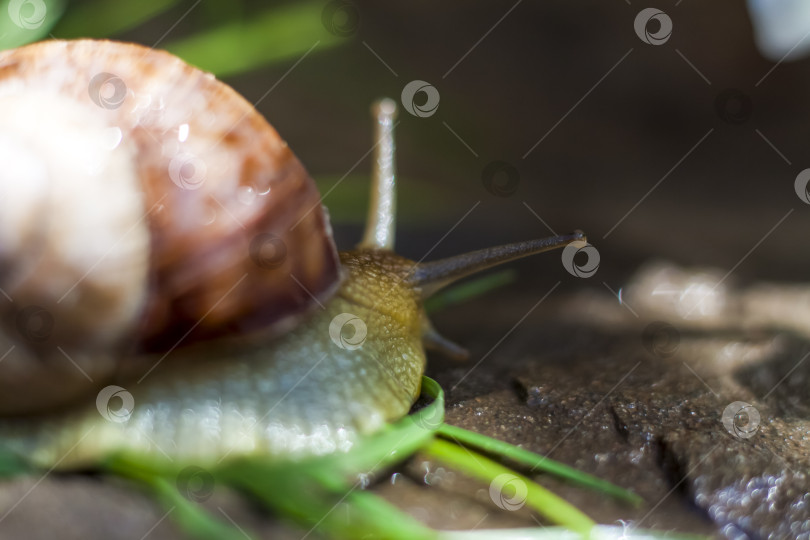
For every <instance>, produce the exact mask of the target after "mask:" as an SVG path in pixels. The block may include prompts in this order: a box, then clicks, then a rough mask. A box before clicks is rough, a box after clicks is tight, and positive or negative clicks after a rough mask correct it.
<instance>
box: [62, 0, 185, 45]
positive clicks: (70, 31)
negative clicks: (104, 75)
mask: <svg viewBox="0 0 810 540" xmlns="http://www.w3.org/2000/svg"><path fill="white" fill-rule="evenodd" d="M178 3H179V0H138V1H137V2H110V1H109V0H94V1H92V2H84V3H81V4H76V5H73V6H71V7H70V9H69V10H67V12H65V16H64V17H63V18H62V20H60V21H59V23H58V24H57V25H56V26H54V28H53V34H54V35H55V36H56V37H58V38H60V39H73V38H79V37H93V38H100V37H108V36H113V35H115V34H117V33H119V32H123V31H125V30H129V29H130V28H134V27H136V26H138V25H139V24H141V23H143V22H146V21H148V20H149V19H151V18H152V17H155V16H157V15H159V14H161V13H163V12H164V11H166V10H168V9H169V8H171V7H172V6H174V5H176V4H178Z"/></svg>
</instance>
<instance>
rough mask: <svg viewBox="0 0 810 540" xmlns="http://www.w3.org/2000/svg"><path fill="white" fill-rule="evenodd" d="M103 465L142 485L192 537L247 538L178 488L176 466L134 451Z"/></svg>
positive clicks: (216, 539)
mask: <svg viewBox="0 0 810 540" xmlns="http://www.w3.org/2000/svg"><path fill="white" fill-rule="evenodd" d="M102 468H103V469H104V470H106V471H108V472H111V473H115V474H117V475H119V476H121V477H123V478H127V479H129V480H131V481H133V482H136V483H137V484H139V485H141V486H142V487H143V488H145V489H146V490H147V491H149V492H150V493H151V494H152V496H153V497H154V498H155V499H156V500H157V501H158V502H159V503H160V504H161V505H162V506H163V507H164V508H166V510H167V511H168V512H169V514H170V515H171V517H172V519H173V521H174V522H175V523H176V524H177V525H178V526H179V527H180V528H181V529H183V530H184V531H185V532H186V533H187V534H188V535H189V536H191V537H192V538H197V539H200V540H244V538H245V536H244V534H243V533H242V531H240V530H239V529H238V528H236V527H233V526H231V525H228V524H225V523H223V522H221V521H219V520H216V519H214V518H213V517H211V515H210V514H209V513H208V512H207V511H206V510H205V508H203V507H202V506H200V505H198V504H197V503H195V502H192V501H190V500H188V499H187V498H185V497H184V496H183V495H182V494H181V493H180V492H179V491H178V489H177V487H176V483H175V481H174V480H175V479H176V478H177V475H176V471H175V469H176V467H175V466H172V465H169V464H168V463H164V462H162V461H152V460H146V459H143V458H140V457H138V456H134V455H124V454H117V455H114V456H110V457H109V458H108V459H107V460H105V461H104V462H103V464H102Z"/></svg>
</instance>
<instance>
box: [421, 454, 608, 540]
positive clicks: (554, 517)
mask: <svg viewBox="0 0 810 540" xmlns="http://www.w3.org/2000/svg"><path fill="white" fill-rule="evenodd" d="M423 452H424V453H425V454H427V455H428V456H431V457H433V458H435V459H438V460H440V461H443V462H444V463H446V464H448V465H450V466H451V467H453V468H455V469H458V470H460V471H462V472H463V473H466V474H468V475H469V476H472V477H473V478H477V479H478V480H481V481H483V482H486V483H488V484H490V492H491V491H492V488H493V486H494V485H495V482H496V481H497V480H498V479H499V478H506V477H508V478H509V479H510V484H511V483H513V482H516V483H517V484H516V486H520V487H525V499H522V500H516V499H512V500H510V501H508V502H509V504H516V505H517V504H520V505H521V506H522V504H523V502H524V501H525V503H526V504H528V505H529V506H530V507H531V508H533V509H534V510H535V511H536V512H537V513H539V514H540V515H542V516H544V517H546V518H547V519H548V520H550V521H551V522H552V523H556V524H558V525H562V526H564V527H567V528H568V529H570V530H572V531H574V532H577V533H579V534H581V535H583V536H584V537H586V538H587V537H588V536H589V535H590V533H591V530H592V529H593V527H595V526H596V523H595V522H594V521H593V520H591V518H589V517H588V516H586V515H585V514H583V513H582V512H581V511H579V510H578V509H577V508H576V507H574V506H573V505H571V504H569V503H568V502H567V501H565V500H563V499H562V498H560V497H558V496H557V495H555V494H553V493H552V492H550V491H548V490H547V489H545V488H544V487H542V486H540V485H538V484H536V483H534V482H532V481H531V480H529V479H528V478H526V477H525V476H521V475H519V474H517V473H515V472H514V471H512V470H511V469H509V468H507V467H504V466H503V465H501V464H499V463H496V462H494V461H492V460H491V459H489V458H487V457H484V456H483V455H481V454H478V453H476V452H473V451H472V450H470V449H468V448H463V447H460V446H458V445H455V444H452V443H450V442H447V441H445V440H442V439H435V440H434V441H433V442H431V443H430V444H428V445H427V446H426V447H425V448H424V449H423ZM502 475H506V477H504V476H502Z"/></svg>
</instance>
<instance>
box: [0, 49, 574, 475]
mask: <svg viewBox="0 0 810 540" xmlns="http://www.w3.org/2000/svg"><path fill="white" fill-rule="evenodd" d="M395 109H396V107H395V105H394V103H393V102H392V101H390V100H383V101H380V102H379V103H377V104H376V105H375V106H374V115H375V118H376V148H375V152H376V155H375V158H376V159H375V169H374V171H373V179H372V196H371V205H370V208H369V214H368V221H367V228H366V231H365V234H364V236H363V239H362V241H361V242H360V244H359V245H358V246H357V247H356V248H355V249H353V250H349V251H342V252H338V251H337V249H336V248H335V245H334V242H333V240H332V235H331V228H330V225H329V222H328V219H327V217H326V214H325V211H324V209H323V207H322V206H321V204H320V195H319V194H318V192H317V189H316V188H315V184H314V182H313V181H312V179H311V178H310V177H309V175H308V174H307V172H306V170H305V169H304V167H303V166H302V165H301V163H300V162H299V161H298V160H297V158H296V157H295V156H294V155H293V154H292V152H291V151H290V150H289V148H288V147H287V144H286V143H285V142H284V141H283V140H282V139H281V138H280V136H279V135H278V133H277V132H276V131H275V130H274V129H273V128H272V126H270V124H268V123H267V122H266V121H265V120H264V119H263V118H262V116H261V115H260V114H259V113H257V112H256V111H255V109H254V108H253V106H252V105H250V104H249V103H248V102H247V101H246V100H245V99H244V98H242V97H241V96H239V95H238V94H237V93H236V92H235V91H234V90H233V89H231V88H230V87H228V86H227V85H225V84H223V83H221V82H219V81H217V80H216V79H215V78H214V77H213V76H212V75H210V74H207V73H204V72H202V71H200V70H198V69H196V68H193V67H191V66H189V65H187V64H185V63H183V62H182V61H181V60H180V59H178V58H176V57H174V56H172V55H170V54H168V53H165V52H161V51H155V50H151V49H147V48H145V47H142V46H139V45H133V44H125V43H116V42H111V41H94V40H78V41H48V42H42V43H37V44H34V45H29V46H26V47H22V48H19V49H15V50H10V51H4V52H0V162H2V163H3V164H4V167H3V168H2V170H0V287H1V288H2V289H3V291H4V293H5V294H7V295H8V297H9V298H10V299H11V300H12V301H10V302H5V303H3V304H2V308H1V309H2V311H0V354H3V353H5V354H6V356H5V357H4V358H3V360H2V361H1V362H0V417H1V418H0V436H2V437H3V442H4V446H5V447H6V448H8V449H11V450H13V451H15V452H19V453H20V454H22V455H24V456H25V457H26V458H27V459H28V460H30V461H31V462H32V463H33V464H36V465H42V466H47V467H52V466H56V467H58V468H71V467H78V466H83V465H87V464H92V463H93V462H95V461H97V460H99V459H101V458H103V457H104V456H106V455H109V454H111V453H113V452H118V451H132V452H138V453H140V454H145V455H150V454H154V455H155V456H169V457H170V458H172V459H180V460H189V461H193V462H195V463H199V464H205V463H215V462H218V461H220V460H221V459H223V458H225V457H227V456H244V455H250V454H261V455H266V456H272V457H278V458H285V459H286V458H294V457H300V456H307V455H324V454H328V453H331V452H339V451H347V450H349V449H350V448H351V447H352V446H353V444H354V443H355V442H356V441H357V440H358V438H360V437H363V436H365V435H369V434H372V433H374V432H376V431H378V430H380V429H381V428H382V427H383V426H385V425H386V423H388V422H391V421H393V420H396V419H398V418H401V417H402V416H404V415H406V414H407V413H408V411H409V409H410V407H411V405H412V404H413V403H414V401H415V400H416V398H417V397H418V395H419V392H420V384H421V380H422V375H423V373H424V369H425V348H436V349H440V350H444V351H445V352H448V353H450V354H454V355H459V354H461V353H462V352H463V351H462V350H461V349H460V348H459V347H457V346H455V345H453V344H452V343H450V342H448V341H446V340H444V339H443V338H441V337H440V336H439V335H438V334H437V333H436V331H435V330H434V329H433V327H432V326H431V324H430V322H429V320H428V318H427V316H426V314H425V311H424V309H423V307H422V302H423V301H424V299H425V298H427V297H429V296H430V295H432V294H434V293H435V292H436V291H437V290H439V289H441V288H442V287H444V286H446V285H447V284H449V283H451V282H453V281H454V280H457V279H459V278H462V277H465V276H468V275H470V274H472V273H475V272H479V271H481V270H484V269H486V268H489V267H491V266H493V265H496V264H500V263H503V262H507V261H511V260H514V259H517V258H520V257H524V256H527V255H531V254H534V253H540V252H543V251H546V250H549V249H553V248H557V247H562V246H565V245H567V244H569V243H571V242H575V241H583V242H584V240H585V239H584V236H583V235H582V234H581V233H575V234H571V235H565V236H557V237H553V238H547V239H542V240H531V241H526V242H518V243H515V244H509V245H505V246H500V247H494V248H488V249H482V250H479V251H474V252H471V253H466V254H462V255H458V256H455V257H451V258H448V259H443V260H438V261H433V262H426V263H421V262H420V263H416V262H413V261H410V260H408V259H406V258H403V257H400V256H399V255H397V254H396V253H394V251H393V247H394V235H395V167H394V141H393V133H392V131H393V119H394V116H395V114H396V110H395ZM6 351H8V352H6Z"/></svg>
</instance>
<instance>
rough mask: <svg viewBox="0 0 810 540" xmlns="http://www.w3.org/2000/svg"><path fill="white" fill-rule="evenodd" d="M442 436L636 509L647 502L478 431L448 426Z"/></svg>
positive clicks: (617, 487) (571, 468) (440, 432)
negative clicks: (614, 499) (551, 475)
mask: <svg viewBox="0 0 810 540" xmlns="http://www.w3.org/2000/svg"><path fill="white" fill-rule="evenodd" d="M439 435H441V436H442V437H445V438H448V439H452V440H454V441H456V442H458V443H459V444H463V445H466V446H472V447H475V448H477V449H478V450H482V451H484V452H487V453H490V454H495V455H498V456H503V457H506V458H508V459H511V460H512V461H516V462H518V463H521V464H523V465H526V466H528V467H531V468H532V470H534V469H537V470H539V471H543V472H547V473H549V474H553V475H554V476H557V477H560V478H564V479H565V480H569V481H571V482H574V483H576V484H579V485H581V486H585V487H588V488H591V489H593V490H596V491H599V492H601V493H604V494H605V495H610V496H612V497H615V498H617V499H620V500H622V501H625V502H628V503H631V504H633V505H636V506H637V505H639V504H641V503H642V502H644V499H642V498H641V497H639V496H638V495H636V494H635V493H632V492H630V491H627V490H625V489H622V488H620V487H619V486H616V485H614V484H611V483H610V482H608V481H606V480H602V479H601V478H597V477H595V476H591V475H590V474H587V473H584V472H582V471H579V470H577V469H575V468H573V467H569V466H568V465H564V464H562V463H560V462H558V461H554V460H553V459H549V458H547V457H544V456H541V455H539V454H535V453H534V452H530V451H528V450H524V449H523V448H518V447H517V446H514V445H511V444H509V443H507V442H504V441H499V440H497V439H493V438H491V437H487V436H486V435H481V434H480V433H475V432H474V431H468V430H466V429H462V428H460V427H456V426H450V425H447V424H444V425H442V427H440V428H439Z"/></svg>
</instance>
